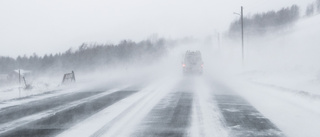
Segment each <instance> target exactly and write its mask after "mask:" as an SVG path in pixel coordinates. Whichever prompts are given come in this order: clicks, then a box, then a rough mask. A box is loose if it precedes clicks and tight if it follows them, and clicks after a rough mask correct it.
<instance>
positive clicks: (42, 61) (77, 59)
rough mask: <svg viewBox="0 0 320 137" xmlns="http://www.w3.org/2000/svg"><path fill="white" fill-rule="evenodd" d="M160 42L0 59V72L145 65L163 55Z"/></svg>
mask: <svg viewBox="0 0 320 137" xmlns="http://www.w3.org/2000/svg"><path fill="white" fill-rule="evenodd" d="M165 43H166V41H165V40H164V39H157V40H144V41H141V42H138V43H136V42H133V41H130V40H124V41H122V42H120V43H119V44H117V45H114V44H86V43H84V44H82V45H81V46H79V48H78V49H76V50H75V51H73V50H72V49H69V50H68V51H66V52H64V53H57V54H54V55H53V54H49V55H44V56H38V55H36V54H33V55H32V56H29V57H27V56H18V57H17V58H11V57H0V73H8V72H10V71H12V70H14V69H18V68H21V69H26V70H31V71H33V72H38V73H44V72H48V71H58V70H79V69H82V70H90V69H94V68H95V67H97V66H104V65H109V66H112V65H113V66H114V65H121V64H126V65H130V64H135V63H137V64H141V65H143V64H149V63H152V62H155V60H157V59H159V58H160V57H161V56H162V55H164V54H165V53H166V52H167V48H166V46H165Z"/></svg>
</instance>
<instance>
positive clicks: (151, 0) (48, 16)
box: [0, 0, 313, 57]
mask: <svg viewBox="0 0 320 137" xmlns="http://www.w3.org/2000/svg"><path fill="white" fill-rule="evenodd" d="M312 1H313V0H307V1H301V0H299V1H298V0H295V1H292V0H282V1H277V0H259V1H256V0H240V1H232V0H226V1H218V0H215V1H212V0H201V1H196V0H175V1H172V0H136V1H132V0H54V1H53V0H51V1H43V0H28V1H25V0H10V1H0V17H1V22H0V30H1V31H0V37H1V39H0V45H1V47H0V55H2V56H13V57H17V56H18V55H24V54H26V55H32V54H33V53H36V54H38V55H44V54H50V53H58V52H64V51H66V50H67V49H69V48H70V47H78V46H79V45H81V44H82V43H83V42H98V43H117V42H119V41H120V40H123V39H131V40H134V41H140V40H143V39H146V38H148V37H149V36H150V35H152V34H158V35H159V36H160V37H165V38H172V39H176V38H182V37H190V36H191V37H197V38H201V37H207V36H210V37H215V35H216V33H217V32H221V33H222V32H224V31H226V30H227V29H228V27H229V24H230V22H231V21H233V20H235V19H238V18H239V17H238V16H237V15H234V14H233V12H240V6H244V7H245V15H251V14H254V13H257V12H258V13H259V12H266V11H269V10H279V9H280V8H282V7H287V6H291V5H292V4H298V5H299V6H301V7H302V11H304V10H303V9H304V8H303V7H305V6H306V5H307V4H309V3H310V2H312Z"/></svg>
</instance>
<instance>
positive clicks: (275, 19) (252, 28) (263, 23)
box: [229, 5, 300, 37]
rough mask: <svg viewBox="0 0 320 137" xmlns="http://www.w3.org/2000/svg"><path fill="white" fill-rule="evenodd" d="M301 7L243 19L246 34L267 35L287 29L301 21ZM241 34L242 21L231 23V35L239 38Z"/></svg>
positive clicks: (292, 7) (295, 6)
mask: <svg viewBox="0 0 320 137" xmlns="http://www.w3.org/2000/svg"><path fill="white" fill-rule="evenodd" d="M299 14H300V12H299V7H298V6H297V5H292V6H291V7H286V8H282V9H281V10H278V11H269V12H265V13H258V14H254V15H253V16H248V17H243V21H244V28H245V33H246V34H249V35H250V34H252V35H257V34H265V33H266V32H267V31H274V30H279V29H283V28H286V27H287V26H289V25H290V24H292V23H294V22H295V21H296V20H298V19H299V16H300V15H299ZM240 32H241V20H240V19H239V20H235V21H233V22H232V23H231V25H230V28H229V34H230V36H231V37H233V36H238V35H239V33H240Z"/></svg>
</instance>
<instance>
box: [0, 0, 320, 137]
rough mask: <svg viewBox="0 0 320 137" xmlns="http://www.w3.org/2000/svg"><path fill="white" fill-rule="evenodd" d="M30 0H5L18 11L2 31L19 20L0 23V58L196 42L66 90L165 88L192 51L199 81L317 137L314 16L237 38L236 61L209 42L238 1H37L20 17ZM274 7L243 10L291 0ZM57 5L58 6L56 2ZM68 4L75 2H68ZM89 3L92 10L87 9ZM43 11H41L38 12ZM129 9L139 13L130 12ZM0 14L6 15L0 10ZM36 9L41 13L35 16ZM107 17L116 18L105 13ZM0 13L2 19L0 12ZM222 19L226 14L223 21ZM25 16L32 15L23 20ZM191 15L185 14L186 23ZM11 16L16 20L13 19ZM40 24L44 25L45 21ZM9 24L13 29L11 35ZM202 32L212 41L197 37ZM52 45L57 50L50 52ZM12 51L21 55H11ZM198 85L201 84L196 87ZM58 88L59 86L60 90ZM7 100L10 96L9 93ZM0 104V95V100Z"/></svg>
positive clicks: (228, 46) (291, 130)
mask: <svg viewBox="0 0 320 137" xmlns="http://www.w3.org/2000/svg"><path fill="white" fill-rule="evenodd" d="M36 2H40V1H31V2H30V3H24V2H22V1H21V3H20V2H17V1H14V2H12V3H10V4H14V5H16V6H17V7H15V9H16V10H17V11H20V12H11V14H12V15H11V16H5V20H6V19H7V20H9V21H11V22H6V24H7V25H5V26H10V25H8V24H10V23H14V22H15V21H20V22H24V23H17V24H15V25H16V26H10V27H4V26H3V25H0V26H1V30H4V31H2V32H1V33H0V35H1V36H3V37H5V38H4V39H1V42H2V44H1V45H4V46H1V51H2V53H0V54H1V55H12V56H16V55H18V54H19V55H20V54H31V53H32V52H36V53H37V54H44V53H51V52H59V51H63V50H65V49H67V48H69V47H70V45H71V46H76V45H79V44H81V42H85V41H97V42H115V41H119V40H121V39H124V38H130V39H133V40H141V39H144V38H146V37H148V35H150V34H152V33H158V34H159V35H160V36H164V37H172V38H179V37H184V36H194V37H200V38H197V39H196V40H194V41H190V42H189V43H181V44H179V45H177V46H176V47H173V48H169V52H168V53H167V55H166V56H165V57H163V58H162V59H161V60H155V61H154V62H153V63H152V64H149V65H146V66H142V65H141V66H139V65H132V66H126V67H117V68H109V67H105V66H104V67H100V68H93V69H92V71H93V72H90V73H88V71H86V72H76V79H77V84H76V85H73V87H77V90H78V89H81V90H89V89H90V90H92V89H95V90H104V88H106V87H109V88H119V87H126V86H134V87H132V88H135V89H138V90H140V89H142V88H144V87H146V86H148V85H149V84H150V83H156V82H157V81H162V82H163V83H165V82H167V81H166V80H168V79H170V80H171V81H170V82H172V81H174V80H179V79H183V78H184V77H183V75H182V70H181V62H182V58H183V54H184V53H185V51H186V50H199V51H201V53H202V57H203V61H204V75H203V76H202V77H200V78H206V77H212V78H213V79H215V80H217V81H222V83H224V84H226V85H228V86H229V87H231V88H232V89H233V90H234V91H235V92H237V93H238V94H239V95H241V96H243V97H244V98H246V99H247V100H248V101H249V102H250V103H251V104H252V105H253V106H254V107H256V108H257V109H258V110H259V111H260V112H261V113H262V114H263V115H264V116H266V117H267V118H268V119H270V120H271V121H272V122H273V123H275V124H276V125H277V126H278V127H279V128H280V130H282V131H283V132H284V133H285V134H286V135H288V136H290V137H304V136H308V137H318V136H320V131H318V126H317V125H318V124H319V123H320V118H319V114H320V109H319V107H318V106H319V104H320V101H319V100H316V99H314V98H313V97H312V95H319V94H320V92H319V89H320V87H319V86H318V85H319V83H320V64H319V63H318V62H319V61H318V59H319V58H320V54H319V51H320V47H319V43H320V39H319V38H318V37H319V36H320V27H319V24H320V16H319V15H318V16H313V17H311V18H303V19H300V20H299V21H298V22H297V23H296V24H295V25H294V26H292V28H291V29H289V30H290V31H287V32H280V33H277V34H273V33H269V34H268V35H266V36H263V37H258V36H245V58H244V62H243V63H242V59H241V43H240V40H239V39H238V40H230V39H228V38H226V37H222V39H221V44H220V45H218V44H217V40H216V37H215V30H217V31H223V30H225V29H226V28H227V27H228V23H229V22H230V20H232V19H234V18H236V17H234V16H233V15H232V11H233V10H237V9H238V7H239V6H240V5H241V4H242V1H241V2H235V4H230V2H231V1H228V2H225V3H224V2H212V3H211V4H212V5H206V4H207V1H200V2H195V1H186V2H185V1H184V2H182V1H177V2H172V1H163V2H159V1H157V2H148V1H142V0H141V1H139V2H131V1H130V2H129V1H127V2H123V1H121V2H119V1H112V2H113V4H115V5H112V6H110V5H108V2H106V3H104V4H103V5H100V4H101V2H102V1H98V0H95V1H94V2H92V3H91V4H89V5H87V4H88V3H87V1H68V2H65V1H59V2H47V3H46V2H43V3H42V6H40V7H37V8H38V9H37V8H36V10H33V11H32V10H30V11H29V13H28V12H27V13H23V14H26V15H29V16H21V15H20V13H21V11H23V10H22V9H24V8H25V7H27V8H33V7H34V6H33V4H35V3H36ZM277 2H278V1H273V3H275V4H273V3H272V4H271V1H268V2H266V1H260V2H256V4H253V3H254V2H252V3H251V4H249V5H248V6H247V7H252V9H255V10H250V8H248V11H252V12H253V13H254V12H255V11H262V10H264V9H265V10H269V9H273V8H276V9H277V8H281V7H283V6H289V4H292V2H293V1H281V2H280V4H279V5H277V4H278V3H277ZM295 2H297V3H301V4H302V5H303V4H306V3H308V2H305V1H304V2H301V1H295ZM22 3H24V4H27V5H24V4H22ZM40 3H41V2H40ZM61 3H63V4H62V5H60V4H61ZM74 3H77V4H75V5H73V4H74ZM182 3H183V6H182ZM248 3H249V2H248ZM266 3H268V4H266ZM5 4H8V3H5V2H3V1H2V2H1V4H0V5H5ZM10 4H9V5H10ZM43 4H44V5H43ZM144 4H145V5H144ZM168 4H169V5H171V6H172V7H171V6H168ZM193 4H200V5H198V7H197V8H195V9H196V10H193V8H192V7H193V6H192V5H193ZM217 4H221V5H224V6H217V7H229V6H228V5H231V6H230V7H229V8H230V9H229V8H217V11H220V10H221V11H224V12H225V13H223V12H219V14H218V13H217V12H216V13H214V11H215V10H214V9H215V8H211V6H213V7H214V6H215V5H217ZM262 4H263V5H264V6H265V7H264V8H258V7H255V5H260V6H261V5H262ZM282 4H283V5H282ZM185 5H189V6H185ZM204 5H205V6H204ZM275 5H276V6H275ZM6 6H8V5H6ZM96 6H97V7H98V8H95V7H96ZM113 6H115V7H113ZM181 6H182V7H181ZM202 6H204V7H205V8H203V7H202ZM244 6H246V5H244ZM8 7H9V6H8ZM70 7H73V8H70ZM200 7H201V8H200ZM46 8H49V9H48V10H45V9H46ZM69 8H70V9H69ZM137 8H138V9H139V10H137V11H136V10H135V9H137ZM153 8H156V10H153ZM0 9H2V10H3V11H8V10H9V9H8V8H7V9H4V8H0ZM84 9H86V10H84ZM160 9H161V10H160ZM164 9H166V10H164ZM204 9H207V10H204ZM212 9H213V10H212ZM246 9H247V8H246ZM43 10H44V11H46V12H41V13H39V12H38V11H43ZM176 10H177V11H176ZM211 10H212V11H211ZM9 11H11V10H9ZM131 11H134V12H131ZM147 11H153V12H147ZM229 11H230V12H229ZM110 12H111V13H117V14H108V13H110ZM163 12H164V13H163ZM0 13H1V14H2V15H3V13H2V12H0ZM95 13H97V15H96V14H95ZM207 13H208V14H207ZM220 13H221V14H222V13H223V15H224V16H226V20H223V19H221V16H222V15H220ZM21 14H22V13H21ZM229 14H230V16H231V17H229V16H228V15H229ZM33 15H35V16H37V17H36V18H31V17H33ZM191 15H193V16H192V17H190V18H189V16H191ZM198 15H201V16H198ZM209 16H212V19H208V20H207V18H209ZM14 17H17V20H13V18H14ZM115 17H116V18H115ZM146 17H148V19H147V20H145V19H144V18H146ZM177 17H179V18H177ZM39 18H41V20H42V19H43V20H42V21H43V22H38V21H39V20H37V19H39ZM69 18H73V19H72V20H70V19H69ZM29 19H30V20H29ZM112 19H114V20H112ZM220 19H221V20H220ZM55 21H57V22H55ZM48 22H50V23H52V24H48ZM12 27H16V28H15V29H13V30H11V29H12ZM57 28H59V29H57ZM221 29H222V30H221ZM19 31H21V33H19ZM4 32H7V33H4ZM207 35H209V36H210V35H211V36H212V37H211V38H208V39H206V38H203V37H205V36H207ZM201 38H203V39H201ZM22 45H24V46H22ZM56 45H59V46H57V47H55V46H56ZM13 47H14V48H13ZM35 48H36V49H35ZM17 49H21V50H22V51H16V50H17ZM4 50H7V51H4ZM62 76H63V72H58V73H57V74H55V76H52V75H50V76H48V77H47V76H44V77H41V78H39V79H36V80H35V81H46V82H47V83H50V84H52V85H57V86H59V85H60V82H61V80H62ZM175 82H177V81H175ZM175 82H172V83H175ZM168 83H169V82H168ZM253 83H259V84H262V85H266V86H261V85H259V84H258V85H256V84H253ZM209 84H210V83H209ZM199 85H203V83H200V84H199ZM268 85H272V86H268ZM186 86H187V85H186ZM274 87H280V88H274ZM62 88H65V87H62ZM283 88H284V89H289V90H291V89H292V90H298V91H304V92H307V93H310V94H311V96H303V95H300V94H296V93H295V92H293V91H292V92H291V91H289V92H287V90H286V92H284V91H283V90H282V89H283ZM58 89H61V85H60V87H59V88H58ZM201 89H205V90H206V91H207V90H208V92H210V91H209V90H210V89H206V88H203V87H202V88H201ZM50 90H51V89H50ZM75 90H76V89H75ZM72 91H74V90H72ZM72 91H70V92H72ZM28 92H29V91H28ZM34 92H35V93H36V94H37V93H40V92H36V91H34ZM66 92H69V91H66ZM221 92H222V91H221ZM24 93H26V91H24ZM29 93H30V92H29ZM24 95H25V94H24ZM7 96H8V97H10V98H14V96H15V97H17V92H14V93H13V94H12V95H7ZM5 99H6V98H1V100H5ZM204 103H207V102H204ZM297 117H298V118H297ZM295 122H297V123H298V124H297V123H295Z"/></svg>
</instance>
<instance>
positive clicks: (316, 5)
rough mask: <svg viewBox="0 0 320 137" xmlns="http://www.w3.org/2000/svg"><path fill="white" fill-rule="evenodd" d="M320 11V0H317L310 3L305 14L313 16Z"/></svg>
mask: <svg viewBox="0 0 320 137" xmlns="http://www.w3.org/2000/svg"><path fill="white" fill-rule="evenodd" d="M319 13H320V0H316V1H315V2H313V3H311V4H309V5H308V6H307V8H306V11H305V16H312V15H314V14H319Z"/></svg>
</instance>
